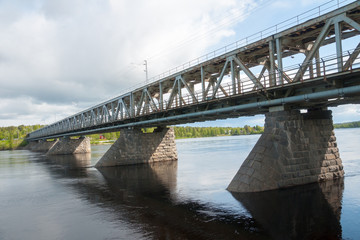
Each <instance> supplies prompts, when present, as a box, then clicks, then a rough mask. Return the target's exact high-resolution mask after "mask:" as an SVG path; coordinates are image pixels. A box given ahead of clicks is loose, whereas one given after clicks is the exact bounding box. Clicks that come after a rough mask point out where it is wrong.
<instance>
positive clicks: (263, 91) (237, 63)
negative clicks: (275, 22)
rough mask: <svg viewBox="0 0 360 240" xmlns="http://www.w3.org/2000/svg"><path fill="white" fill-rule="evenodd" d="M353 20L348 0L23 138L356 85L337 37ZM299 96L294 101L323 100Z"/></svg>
mask: <svg viewBox="0 0 360 240" xmlns="http://www.w3.org/2000/svg"><path fill="white" fill-rule="evenodd" d="M359 23H360V1H356V2H353V3H351V4H348V5H346V6H344V7H341V8H338V9H336V10H334V11H331V12H329V13H327V14H324V15H321V16H319V17H316V18H313V19H311V20H308V21H306V22H304V23H301V24H298V25H296V26H294V27H291V28H288V29H286V30H284V31H282V32H279V33H276V34H273V35H271V36H269V37H266V38H263V39H261V40H259V41H256V42H253V43H250V44H247V45H245V46H242V47H239V48H236V49H235V50H232V51H230V52H226V53H224V54H222V55H220V56H217V57H215V58H212V59H210V60H207V61H204V62H201V63H198V64H196V65H194V66H192V67H189V68H187V69H184V70H182V71H179V72H176V73H174V74H172V75H170V76H167V77H164V78H162V79H160V80H158V81H155V82H152V83H149V84H147V85H145V86H142V87H139V88H137V89H135V90H133V91H130V92H128V93H126V94H123V95H121V96H118V97H116V98H114V99H111V100H109V101H106V102H103V103H101V104H98V105H96V106H94V107H91V108H89V109H87V110H85V111H82V112H80V113H77V114H75V115H72V116H70V117H67V118H65V119H62V120H60V121H58V122H56V123H53V124H51V125H48V126H46V127H44V128H41V129H39V130H37V131H34V132H32V133H30V134H29V136H28V139H29V140H37V139H46V138H53V137H59V136H66V135H78V134H79V133H81V134H88V133H95V132H101V131H105V130H106V131H115V130H118V129H120V128H123V127H128V126H131V124H132V123H137V124H136V125H137V126H138V127H146V126H157V125H166V124H177V123H185V122H194V121H204V120H209V119H219V118H228V117H237V116H244V115H253V114H257V113H262V112H264V111H267V108H266V109H265V110H264V108H262V109H260V108H259V109H258V110H257V111H255V110H254V107H252V108H249V109H241V107H240V108H239V110H238V111H234V110H231V111H226V112H225V111H221V110H220V109H226V108H229V107H234V106H239V105H244V106H246V104H254V103H255V104H256V103H260V102H265V101H274V100H276V99H286V98H289V97H293V96H296V95H304V94H309V93H311V94H316V93H321V92H323V91H327V90H333V89H339V88H344V87H351V86H355V85H358V84H359V83H360V81H359V78H358V76H359V72H360V71H358V70H360V69H359V67H360V66H359V65H360V59H359V53H360V43H359V44H358V45H357V47H356V48H355V49H353V50H351V51H345V52H344V51H343V49H342V41H343V40H344V39H348V38H353V37H355V36H356V35H359V34H360V24H359ZM331 43H335V46H336V55H335V56H327V57H320V49H321V47H322V46H325V45H328V44H331ZM296 54H305V58H304V60H303V62H302V63H301V64H299V65H297V66H293V67H290V68H284V67H283V59H284V58H286V57H289V56H292V55H296ZM345 76H347V77H345ZM340 97H343V96H340ZM352 97H354V96H352ZM328 98H330V97H328ZM352 99H357V98H356V96H355V98H352ZM305 100H306V99H305ZM305 100H303V101H302V102H303V104H297V107H299V106H300V105H301V107H304V106H305V107H307V106H309V107H310V106H314V105H316V104H320V103H321V104H326V102H328V101H327V100H328V99H326V100H325V101H324V100H322V101H320V102H319V101H316V102H309V101H305ZM352 101H354V100H352ZM342 102H344V103H345V102H346V101H342ZM342 102H341V101H340V100H339V104H342ZM264 106H265V105H264ZM240 109H241V111H240ZM251 109H252V110H251ZM250 110H251V111H250ZM209 111H213V112H212V113H211V114H209ZM191 113H196V115H197V116H196V118H191V117H190V116H191V115H189V114H191ZM202 113H203V114H202ZM187 115H189V117H187ZM161 119H162V120H161ZM164 119H172V120H168V121H165V120H164Z"/></svg>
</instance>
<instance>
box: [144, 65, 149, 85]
mask: <svg viewBox="0 0 360 240" xmlns="http://www.w3.org/2000/svg"><path fill="white" fill-rule="evenodd" d="M144 65H145V70H144V72H145V74H146V83H148V67H147V61H146V60H144Z"/></svg>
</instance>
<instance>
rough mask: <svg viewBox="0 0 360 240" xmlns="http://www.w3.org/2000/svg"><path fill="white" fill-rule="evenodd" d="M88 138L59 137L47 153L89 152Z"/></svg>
mask: <svg viewBox="0 0 360 240" xmlns="http://www.w3.org/2000/svg"><path fill="white" fill-rule="evenodd" d="M90 152H91V145H90V138H88V137H81V138H79V139H70V138H61V139H59V140H58V141H57V142H56V144H55V145H54V146H53V147H52V148H51V149H50V150H49V151H48V152H47V155H65V154H77V153H90Z"/></svg>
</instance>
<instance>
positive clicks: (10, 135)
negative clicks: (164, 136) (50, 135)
mask: <svg viewBox="0 0 360 240" xmlns="http://www.w3.org/2000/svg"><path fill="white" fill-rule="evenodd" d="M40 127H43V126H42V125H33V126H24V125H20V126H18V127H0V151H5V150H22V149H25V146H26V145H27V142H26V140H25V137H26V133H28V132H31V131H33V130H34V129H38V128H40ZM334 128H335V129H345V128H360V121H355V122H346V123H335V124H334ZM153 130H154V129H153V128H145V129H143V132H147V133H149V132H152V131H153ZM174 130H175V139H188V138H206V137H226V136H241V135H253V134H261V133H263V132H264V127H261V126H258V125H257V126H254V127H250V126H249V125H245V126H244V127H176V126H175V127H174ZM119 136H120V132H113V133H104V134H93V135H89V137H90V139H91V144H92V145H107V144H112V143H114V142H115V141H116V140H117V139H118V138H119Z"/></svg>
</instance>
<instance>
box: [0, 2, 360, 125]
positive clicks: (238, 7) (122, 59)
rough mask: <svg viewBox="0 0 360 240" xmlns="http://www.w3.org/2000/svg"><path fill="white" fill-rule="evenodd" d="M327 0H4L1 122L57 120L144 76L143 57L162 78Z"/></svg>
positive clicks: (0, 13)
mask: <svg viewBox="0 0 360 240" xmlns="http://www.w3.org/2000/svg"><path fill="white" fill-rule="evenodd" d="M327 1H328V0H327ZM327 1H322V0H301V1H292V0H278V1H276V0H221V1H219V0H181V1H175V0H152V1H148V0H131V1H130V0H0V32H1V37H0V126H9V125H20V124H38V123H39V124H50V123H52V122H54V121H55V120H60V119H61V118H64V117H66V116H68V115H70V114H74V113H76V112H78V111H81V110H83V109H84V108H87V107H90V106H91V105H94V104H96V103H100V102H101V101H103V100H106V99H109V98H110V97H114V96H116V95H119V94H120V93H122V92H123V91H125V90H126V89H128V88H129V87H131V86H134V85H136V84H139V83H141V82H143V81H144V80H145V73H144V65H143V62H144V60H145V59H146V60H147V61H148V68H149V76H150V77H151V76H155V75H157V74H160V73H162V72H164V71H166V70H168V69H170V68H172V67H175V66H177V65H180V64H182V63H184V62H187V61H189V60H191V59H194V58H196V57H198V56H200V55H202V54H205V53H207V52H210V51H212V50H214V49H217V48H219V47H221V46H224V45H226V44H228V43H231V42H233V41H236V40H238V39H242V38H244V37H246V36H248V35H251V34H253V33H256V32H258V31H260V30H262V29H265V28H267V27H270V26H272V25H274V24H276V23H278V22H281V21H283V20H286V19H288V18H290V17H293V16H295V15H297V14H300V13H302V12H304V11H306V10H308V9H311V8H314V7H316V6H318V5H320V4H322V3H324V2H327ZM295 2H296V4H295ZM349 2H350V1H349ZM351 120H360V111H359V107H358V106H355V105H350V106H346V107H342V108H337V109H335V110H334V121H335V122H342V121H351ZM262 122H263V117H262V116H258V117H253V118H241V119H235V120H223V121H217V122H216V123H207V124H208V125H219V126H225V125H231V126H235V125H238V126H243V125H244V124H250V125H253V124H262ZM205 124H206V123H205Z"/></svg>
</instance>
